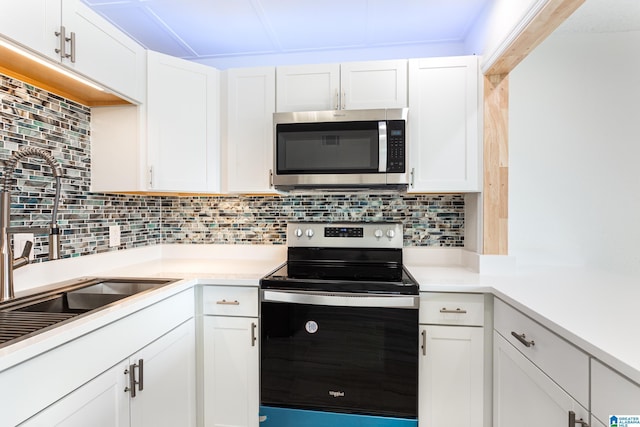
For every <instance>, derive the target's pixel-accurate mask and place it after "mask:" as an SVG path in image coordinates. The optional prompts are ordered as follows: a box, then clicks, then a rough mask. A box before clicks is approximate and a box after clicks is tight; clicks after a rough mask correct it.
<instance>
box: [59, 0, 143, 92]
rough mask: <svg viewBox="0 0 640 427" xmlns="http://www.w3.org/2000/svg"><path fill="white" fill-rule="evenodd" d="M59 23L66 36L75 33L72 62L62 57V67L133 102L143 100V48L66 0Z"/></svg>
mask: <svg viewBox="0 0 640 427" xmlns="http://www.w3.org/2000/svg"><path fill="white" fill-rule="evenodd" d="M62 24H63V25H64V26H65V28H66V30H67V37H70V36H71V33H72V32H73V33H74V34H75V50H76V52H75V62H71V59H70V58H65V59H63V60H62V63H63V64H65V65H66V66H67V67H70V68H73V69H74V70H75V71H77V72H79V73H82V74H84V75H85V76H87V77H89V78H91V79H93V80H95V81H97V82H100V83H101V84H103V85H104V86H106V87H108V88H110V89H113V90H114V91H116V92H118V93H120V94H122V95H124V96H127V97H129V98H131V99H132V100H134V101H138V102H142V101H143V100H144V86H145V85H144V82H145V75H144V72H145V69H144V65H145V59H144V49H143V48H142V46H140V45H139V44H137V43H136V42H134V41H133V40H131V39H130V38H129V37H127V36H126V35H124V34H123V33H122V32H120V31H119V30H118V29H117V28H115V27H114V26H113V25H111V24H110V23H109V22H107V21H106V20H105V19H104V18H102V17H101V16H99V15H98V14H97V13H95V12H93V11H92V10H91V9H90V8H89V7H88V6H86V5H85V4H83V3H82V2H80V1H79V0H65V2H64V4H63V7H62ZM67 53H70V47H67Z"/></svg>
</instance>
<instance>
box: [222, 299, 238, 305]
mask: <svg viewBox="0 0 640 427" xmlns="http://www.w3.org/2000/svg"><path fill="white" fill-rule="evenodd" d="M216 304H220V305H240V302H239V301H238V300H233V301H227V300H226V299H223V300H222V301H216Z"/></svg>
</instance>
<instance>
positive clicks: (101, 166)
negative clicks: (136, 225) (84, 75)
mask: <svg viewBox="0 0 640 427" xmlns="http://www.w3.org/2000/svg"><path fill="white" fill-rule="evenodd" d="M219 80H220V78H219V72H218V70H216V69H215V68H211V67H207V66H204V65H201V64H197V63H195V62H190V61H185V60H183V59H179V58H174V57H171V56H168V55H164V54H161V53H157V52H152V51H148V78H147V82H148V95H147V103H146V104H144V105H141V106H137V105H125V106H121V105H118V106H106V107H94V108H93V109H92V112H91V191H94V192H106V193H110V192H116V193H117V192H182V193H219V192H220V136H219V135H220V132H219V124H220V123H219V122H220V119H219V115H220V97H219V84H220V83H219Z"/></svg>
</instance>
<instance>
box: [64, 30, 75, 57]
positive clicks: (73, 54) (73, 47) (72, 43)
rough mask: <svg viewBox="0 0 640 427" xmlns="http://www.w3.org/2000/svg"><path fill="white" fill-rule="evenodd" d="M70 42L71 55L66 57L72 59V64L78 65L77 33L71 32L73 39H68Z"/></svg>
mask: <svg viewBox="0 0 640 427" xmlns="http://www.w3.org/2000/svg"><path fill="white" fill-rule="evenodd" d="M67 41H68V42H71V53H70V54H67V55H65V57H67V58H70V59H71V62H73V63H74V64H75V63H76V33H75V32H74V31H71V37H69V38H68V39H67Z"/></svg>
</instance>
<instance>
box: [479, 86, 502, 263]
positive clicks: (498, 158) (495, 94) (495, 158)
mask: <svg viewBox="0 0 640 427" xmlns="http://www.w3.org/2000/svg"><path fill="white" fill-rule="evenodd" d="M508 202H509V76H508V74H503V75H494V76H485V78H484V191H483V193H482V204H483V209H484V215H483V217H484V224H483V231H482V235H483V236H484V238H483V241H482V246H483V248H482V252H483V253H484V254H487V255H507V254H508V249H509V248H508V232H509V230H508V219H509V205H508Z"/></svg>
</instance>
